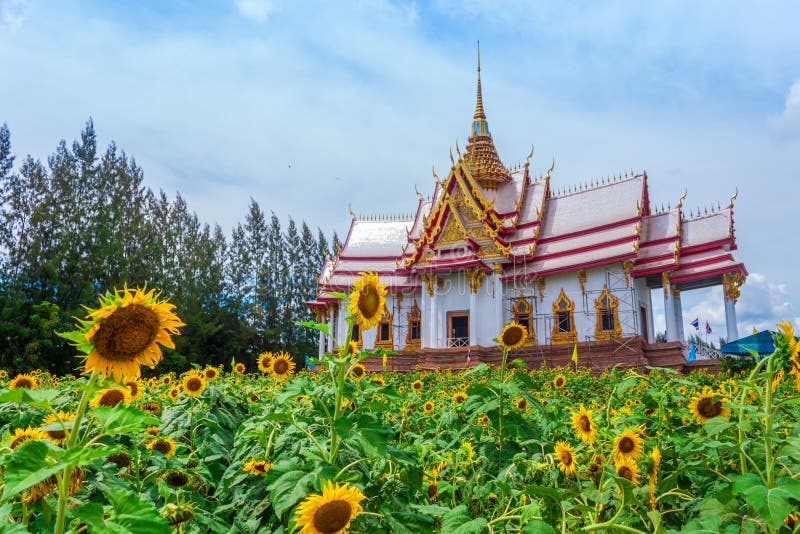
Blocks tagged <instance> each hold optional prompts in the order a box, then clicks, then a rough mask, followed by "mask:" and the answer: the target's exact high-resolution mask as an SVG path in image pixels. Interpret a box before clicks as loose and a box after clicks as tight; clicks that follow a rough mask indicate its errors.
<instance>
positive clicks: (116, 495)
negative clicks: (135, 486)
mask: <svg viewBox="0 0 800 534" xmlns="http://www.w3.org/2000/svg"><path fill="white" fill-rule="evenodd" d="M106 497H108V500H109V502H110V503H111V506H112V508H113V510H114V513H113V514H112V516H111V517H110V518H109V519H107V520H106V521H104V522H103V528H101V529H100V530H99V531H98V532H113V533H114V534H170V533H171V530H170V528H169V523H167V521H166V519H164V518H163V517H161V516H160V515H159V514H158V511H157V510H156V509H155V508H154V507H153V505H152V504H150V503H149V502H147V501H144V500H142V499H141V498H139V495H137V494H136V493H134V492H133V491H130V490H124V489H118V488H109V490H108V493H107V494H106Z"/></svg>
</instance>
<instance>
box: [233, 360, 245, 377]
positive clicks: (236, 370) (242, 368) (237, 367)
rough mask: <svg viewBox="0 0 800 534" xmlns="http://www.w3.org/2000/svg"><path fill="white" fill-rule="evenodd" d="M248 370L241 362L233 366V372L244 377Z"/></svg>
mask: <svg viewBox="0 0 800 534" xmlns="http://www.w3.org/2000/svg"><path fill="white" fill-rule="evenodd" d="M246 370H247V368H246V367H245V366H244V364H243V363H241V362H239V363H237V364H236V365H234V366H233V372H234V374H237V375H243V374H244V372H245V371H246Z"/></svg>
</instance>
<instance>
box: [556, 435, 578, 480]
mask: <svg viewBox="0 0 800 534" xmlns="http://www.w3.org/2000/svg"><path fill="white" fill-rule="evenodd" d="M555 457H556V460H558V468H559V469H560V470H561V472H563V473H564V474H565V475H567V476H569V475H571V474H573V473H575V469H576V468H577V462H576V461H575V453H574V452H573V450H572V445H570V444H569V443H567V442H566V441H559V442H558V443H556V447H555Z"/></svg>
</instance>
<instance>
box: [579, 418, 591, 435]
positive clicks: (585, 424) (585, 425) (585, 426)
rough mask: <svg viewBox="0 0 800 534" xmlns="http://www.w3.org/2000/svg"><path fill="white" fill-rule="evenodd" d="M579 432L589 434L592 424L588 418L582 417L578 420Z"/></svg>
mask: <svg viewBox="0 0 800 534" xmlns="http://www.w3.org/2000/svg"><path fill="white" fill-rule="evenodd" d="M579 422H580V427H581V430H583V431H584V432H590V431H591V430H592V423H591V422H590V421H589V418H588V417H586V416H585V415H582V416H581V418H580V419H579Z"/></svg>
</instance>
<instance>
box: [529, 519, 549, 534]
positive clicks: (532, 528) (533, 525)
mask: <svg viewBox="0 0 800 534" xmlns="http://www.w3.org/2000/svg"><path fill="white" fill-rule="evenodd" d="M522 533H523V534H555V529H553V527H551V526H550V525H548V524H547V523H545V522H544V521H540V520H538V519H534V520H533V521H528V522H527V523H525V526H524V527H523V528H522Z"/></svg>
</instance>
